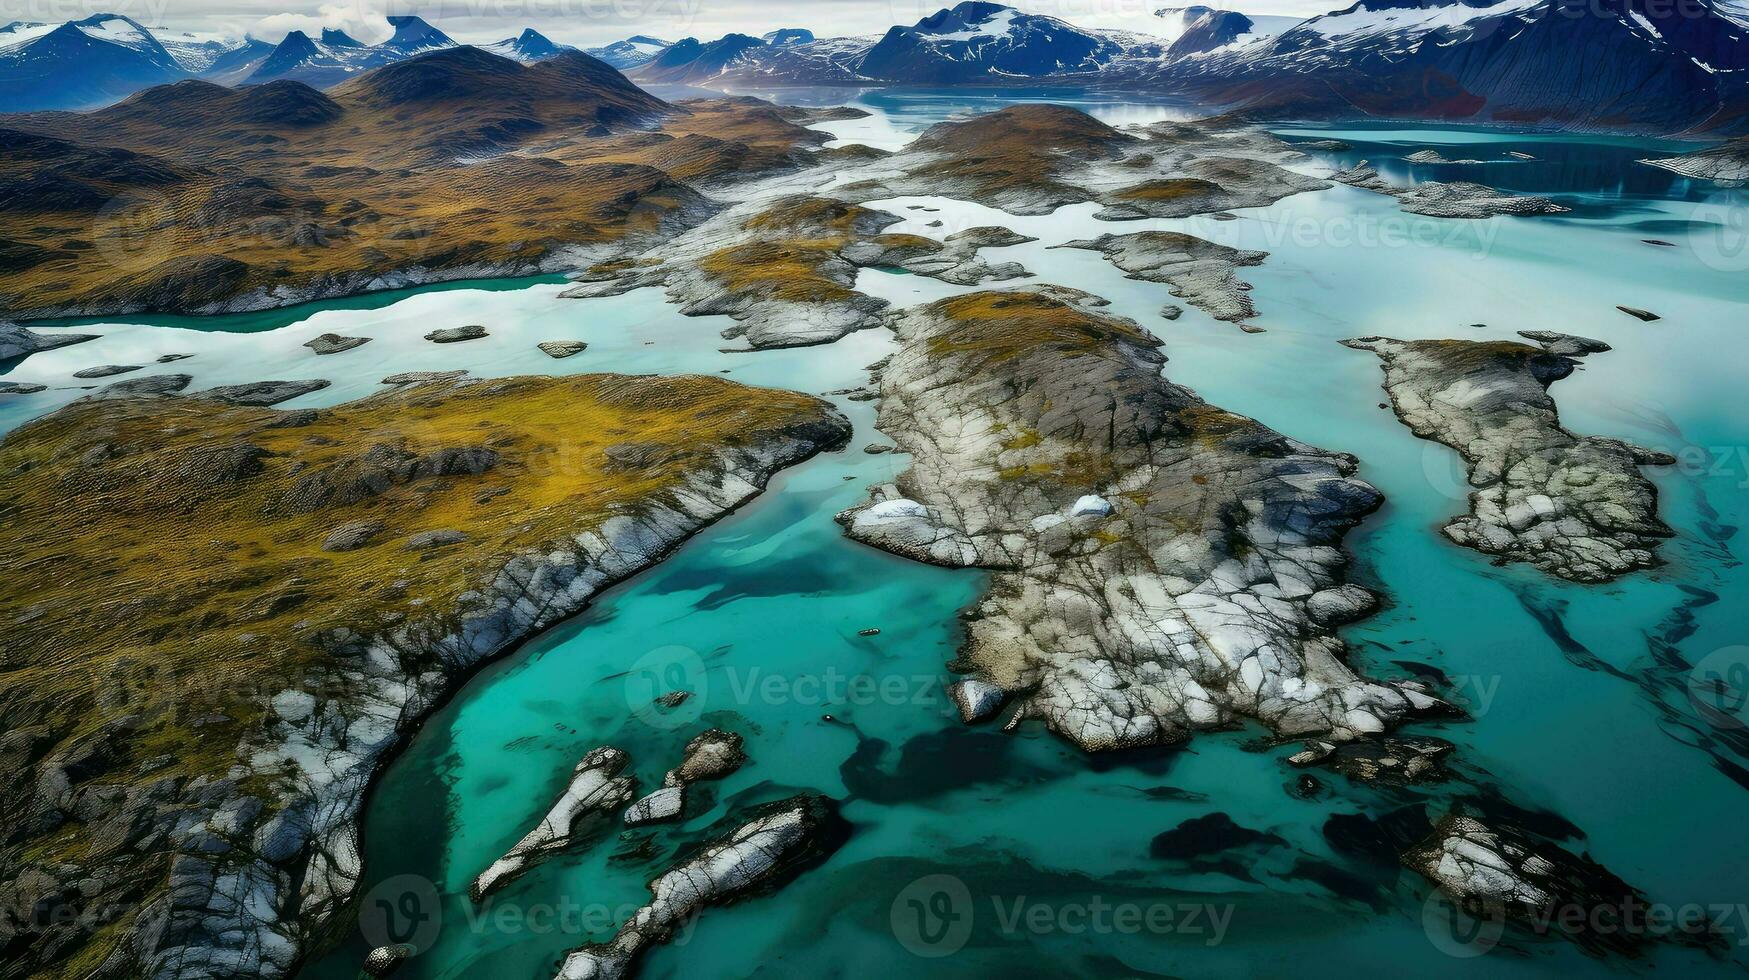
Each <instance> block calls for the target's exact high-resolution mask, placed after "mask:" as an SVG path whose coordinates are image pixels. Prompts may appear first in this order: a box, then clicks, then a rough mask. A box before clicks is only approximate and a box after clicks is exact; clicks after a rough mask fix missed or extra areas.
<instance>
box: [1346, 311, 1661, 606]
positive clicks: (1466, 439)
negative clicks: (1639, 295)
mask: <svg viewBox="0 0 1749 980" xmlns="http://www.w3.org/2000/svg"><path fill="white" fill-rule="evenodd" d="M1523 336H1525V337H1526V338H1527V339H1529V340H1533V341H1536V343H1537V345H1536V346H1532V345H1530V344H1521V343H1516V342H1510V341H1469V340H1413V341H1402V340H1390V339H1387V338H1383V337H1366V338H1362V339H1359V340H1349V341H1344V343H1346V344H1347V345H1348V346H1349V347H1353V348H1356V349H1358V350H1369V351H1372V352H1373V353H1375V354H1377V355H1378V356H1379V358H1380V359H1381V360H1382V361H1383V363H1384V369H1385V390H1386V391H1387V392H1388V393H1389V394H1390V397H1391V404H1392V407H1393V408H1395V410H1396V413H1397V417H1398V418H1400V419H1402V420H1403V423H1404V424H1405V425H1407V426H1409V428H1411V429H1412V430H1414V432H1415V434H1416V435H1417V436H1419V437H1421V438H1423V439H1431V440H1434V441H1435V442H1439V443H1443V444H1444V445H1447V446H1450V447H1451V448H1452V449H1455V450H1457V451H1458V453H1459V454H1460V455H1462V456H1463V458H1464V460H1465V462H1466V463H1468V464H1469V467H1470V485H1471V486H1472V487H1474V488H1475V489H1474V491H1473V492H1471V494H1470V513H1469V515H1468V516H1465V517H1459V518H1456V519H1454V520H1453V521H1451V523H1449V524H1447V525H1446V527H1445V533H1446V536H1447V537H1449V538H1451V539H1452V540H1453V541H1455V542H1457V543H1458V544H1461V545H1465V546H1467V547H1470V548H1474V549H1476V550H1477V551H1480V552H1482V553H1484V554H1487V555H1492V556H1494V557H1495V558H1497V559H1499V560H1500V561H1502V562H1506V561H1523V562H1529V563H1530V564H1532V565H1535V566H1536V567H1537V568H1540V569H1542V570H1543V571H1545V572H1548V573H1549V574H1551V575H1558V576H1560V577H1561V578H1566V579H1571V580H1573V581H1576V582H1607V581H1609V580H1611V579H1613V578H1615V577H1616V576H1618V575H1622V574H1624V573H1627V572H1630V571H1633V570H1635V569H1639V568H1651V567H1654V566H1656V565H1658V564H1660V563H1661V562H1660V559H1659V558H1658V554H1657V549H1658V545H1659V543H1660V542H1661V541H1662V540H1663V539H1665V538H1668V537H1670V535H1671V533H1672V532H1671V530H1670V528H1669V527H1668V526H1667V525H1665V524H1664V522H1663V521H1661V520H1659V519H1658V492H1657V488H1656V487H1654V486H1653V485H1652V483H1651V482H1650V481H1648V480H1647V479H1646V478H1645V477H1644V476H1643V475H1642V474H1641V473H1640V467H1642V466H1648V465H1667V464H1669V463H1673V462H1675V460H1674V459H1672V458H1671V457H1669V456H1667V455H1664V454H1662V453H1656V452H1652V451H1650V450H1646V449H1641V448H1639V447H1638V446H1633V445H1630V444H1628V443H1626V442H1622V441H1620V440H1617V439H1603V438H1597V437H1580V436H1575V435H1573V434H1572V433H1570V432H1568V431H1567V430H1566V429H1564V428H1562V427H1561V423H1560V417H1559V415H1558V413H1557V411H1556V408H1555V401H1554V398H1552V397H1551V396H1550V395H1549V393H1548V388H1549V386H1550V385H1551V384H1553V383H1554V382H1556V381H1559V380H1561V379H1562V378H1565V377H1567V376H1568V375H1570V374H1572V373H1573V370H1574V369H1575V368H1576V367H1577V366H1578V363H1579V361H1578V359H1579V358H1581V357H1584V356H1586V355H1588V354H1592V353H1597V352H1600V351H1604V350H1608V349H1609V348H1608V345H1606V344H1602V343H1600V342H1599V341H1595V340H1589V339H1587V338H1581V337H1572V336H1568V335H1565V334H1558V333H1552V332H1547V331H1541V332H1539V331H1528V332H1526V333H1524V334H1523Z"/></svg>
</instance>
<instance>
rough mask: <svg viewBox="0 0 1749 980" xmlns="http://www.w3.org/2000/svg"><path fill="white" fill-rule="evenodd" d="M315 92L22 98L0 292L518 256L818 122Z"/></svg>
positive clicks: (690, 203)
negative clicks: (179, 100)
mask: <svg viewBox="0 0 1749 980" xmlns="http://www.w3.org/2000/svg"><path fill="white" fill-rule="evenodd" d="M172 88H176V87H174V86H173V87H172ZM197 88H199V89H200V91H198V92H195V93H194V94H196V95H200V94H202V93H204V92H205V90H206V89H208V88H212V89H217V88H218V87H217V86H205V87H201V86H197ZM219 91H220V92H226V91H227V90H222V89H221V90H219ZM153 92H154V93H156V92H158V90H153ZM148 94H150V93H148ZM316 97H317V98H322V99H324V102H325V103H326V104H327V105H328V106H329V107H330V110H331V117H330V118H324V119H322V120H321V121H319V122H315V123H309V122H301V121H300V122H288V121H284V120H279V119H271V118H269V119H249V120H239V119H237V118H235V116H234V114H228V113H226V112H220V111H216V110H215V111H210V112H196V113H191V114H183V115H182V116H179V117H177V118H180V119H181V124H179V125H177V126H175V127H170V126H167V125H166V124H165V122H164V118H163V116H164V113H161V112H150V111H145V109H143V108H139V107H133V108H130V104H125V103H124V104H123V105H122V106H118V107H115V108H114V109H111V110H104V111H103V112H100V113H94V114H88V115H78V116H75V115H71V114H57V115H54V116H45V117H31V118H30V120H29V125H31V126H32V127H34V128H35V130H36V135H37V138H40V139H43V140H47V141H49V142H47V143H45V144H44V145H43V146H42V147H41V150H42V152H40V153H35V154H33V155H32V156H31V157H30V158H29V159H25V158H24V157H23V156H22V155H19V156H17V157H9V158H8V159H7V160H0V179H7V178H11V179H15V180H19V181H24V182H25V183H26V184H28V185H29V186H32V187H33V188H34V191H33V193H31V194H28V195H21V196H19V197H18V198H16V199H15V200H13V201H11V202H8V203H6V204H5V205H0V239H6V240H9V241H12V242H17V243H20V244H19V248H18V255H19V259H18V260H17V261H15V262H9V263H7V265H6V266H5V267H4V268H0V308H10V309H11V310H13V311H14V312H15V313H20V314H25V315H29V314H32V313H33V312H35V311H47V310H53V309H56V308H59V307H62V306H66V305H72V304H80V305H86V306H91V307H96V308H102V309H145V310H168V311H184V310H195V309H199V308H201V307H203V306H204V305H206V304H210V303H215V302H219V301H222V300H225V299H228V298H231V297H234V296H238V295H244V294H248V293H251V292H255V291H258V290H263V289H271V288H276V287H279V288H287V289H306V288H312V287H324V286H326V287H328V288H334V287H336V286H338V288H341V289H342V290H344V289H357V288H363V287H364V286H365V285H366V284H367V283H368V281H369V279H370V277H373V276H377V275H384V274H388V273H394V272H400V271H404V270H409V269H427V270H439V269H446V268H456V267H461V266H476V265H477V266H498V267H512V268H525V267H529V266H532V265H534V264H536V263H538V262H540V261H541V260H542V259H543V258H545V257H547V256H548V255H550V254H551V253H552V252H554V250H556V249H558V248H560V247H562V246H565V245H570V244H591V243H601V242H609V241H617V240H619V239H621V238H623V237H626V236H628V235H637V234H641V233H648V232H653V231H656V230H657V229H658V227H661V226H664V223H667V225H672V224H675V223H683V222H685V221H688V220H696V219H695V218H693V217H692V216H694V215H702V214H707V213H709V211H710V210H711V205H710V204H709V202H707V201H705V200H704V199H703V198H702V197H701V196H700V195H699V194H698V193H697V191H696V190H694V189H693V188H692V187H691V186H690V185H689V184H688V183H687V182H688V181H703V180H714V179H720V178H727V177H733V176H736V175H740V174H744V173H748V172H756V171H761V170H767V169H770V168H771V167H774V166H780V165H788V164H789V161H790V160H791V158H792V156H793V154H794V153H795V151H797V150H798V148H800V147H803V146H805V145H811V143H812V142H814V141H817V139H818V136H819V134H817V133H812V132H811V131H808V130H805V129H802V128H801V127H798V126H795V125H794V124H793V123H790V122H788V121H785V120H783V119H782V118H780V117H777V116H776V115H775V113H774V111H773V110H772V108H771V107H770V106H764V105H761V104H758V103H744V102H739V101H734V100H726V101H723V102H721V103H713V104H710V105H708V106H703V107H695V108H693V109H673V108H672V107H670V109H671V111H669V112H668V114H667V115H666V116H664V117H663V129H662V130H661V131H659V132H654V133H652V132H647V131H643V130H636V131H630V132H624V131H613V130H612V129H607V130H604V129H603V128H602V127H601V126H600V125H599V124H598V123H596V122H594V121H593V120H594V117H593V116H590V115H587V114H581V115H580V114H579V113H578V112H576V111H574V109H573V107H572V105H571V103H569V102H566V101H565V100H562V99H554V98H546V97H544V96H543V97H542V99H537V100H535V101H534V102H532V103H526V104H522V105H519V106H518V107H517V108H518V111H521V110H528V112H527V118H526V119H525V120H524V121H527V120H533V121H534V122H536V123H538V124H539V125H537V126H533V127H524V126H519V125H511V123H512V122H514V121H515V120H514V119H502V118H499V115H500V110H501V109H502V108H503V107H502V106H496V105H495V103H493V101H492V100H491V99H489V98H485V99H484V100H483V101H481V102H480V103H479V104H476V105H469V106H463V107H459V108H458V107H456V106H453V105H447V106H446V105H435V106H432V105H420V106H418V107H416V109H414V110H408V109H405V108H402V107H384V106H379V105H376V104H373V103H368V102H364V101H361V100H360V99H358V98H355V97H351V96H348V95H347V94H346V93H337V101H335V100H327V99H325V97H322V96H320V95H317V96H316ZM153 98H158V99H162V98H164V97H163V96H153ZM211 98H212V99H217V100H219V101H221V102H224V101H225V100H235V99H237V98H241V96H232V95H228V94H226V95H218V94H215V95H212V96H211ZM146 101H150V100H149V99H148V100H146ZM197 101H198V100H197ZM225 104H226V105H229V103H228V102H226V103H225ZM146 108H149V107H146ZM219 108H221V109H222V108H224V106H220V107H219ZM470 118H471V119H473V120H474V121H473V123H471V124H470V123H469V119H470ZM517 118H522V117H517ZM433 141H436V142H435V143H434V142H433ZM421 146H427V147H429V146H438V147H440V148H441V152H438V151H433V154H432V155H429V156H427V155H421V154H420V153H417V152H413V151H414V149H415V148H417V147H421ZM111 147H115V148H118V149H110V148H111ZM470 147H472V149H470ZM488 148H490V151H489V152H488ZM129 154H131V156H130V155H129ZM117 161H120V163H119V164H118V163H117ZM195 263H199V264H198V265H197V264H195ZM38 315H40V313H39V314H38Z"/></svg>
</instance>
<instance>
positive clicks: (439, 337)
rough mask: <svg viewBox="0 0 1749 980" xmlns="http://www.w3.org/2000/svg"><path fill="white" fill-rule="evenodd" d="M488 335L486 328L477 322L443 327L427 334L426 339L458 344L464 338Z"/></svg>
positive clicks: (440, 342)
mask: <svg viewBox="0 0 1749 980" xmlns="http://www.w3.org/2000/svg"><path fill="white" fill-rule="evenodd" d="M484 336H486V328H485V327H482V326H480V325H479V324H477V323H470V324H468V325H467V326H465V327H441V328H439V329H437V330H433V331H431V332H430V333H428V334H426V335H425V339H426V340H429V341H431V342H432V343H434V344H456V343H460V342H462V341H464V340H479V339H480V338H481V337H484Z"/></svg>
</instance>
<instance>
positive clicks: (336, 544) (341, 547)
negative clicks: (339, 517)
mask: <svg viewBox="0 0 1749 980" xmlns="http://www.w3.org/2000/svg"><path fill="white" fill-rule="evenodd" d="M387 527H388V525H386V524H384V523H383V522H382V521H379V520H377V519H375V518H370V517H367V518H364V519H363V520H357V521H348V522H346V523H345V524H342V525H340V526H339V527H337V528H335V529H334V530H333V531H331V532H329V534H328V536H327V537H326V538H323V539H322V550H323V551H353V550H355V549H358V548H362V547H364V546H365V545H367V544H369V543H370V539H371V538H374V537H376V536H377V535H379V534H381V533H383V531H384V530H385V529H386V528H387Z"/></svg>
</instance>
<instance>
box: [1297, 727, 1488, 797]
mask: <svg viewBox="0 0 1749 980" xmlns="http://www.w3.org/2000/svg"><path fill="white" fill-rule="evenodd" d="M1454 748H1455V747H1454V746H1453V745H1452V744H1451V743H1450V742H1447V741H1444V740H1442V739H1437V738H1425V737H1406V736H1389V737H1385V738H1376V739H1366V740H1361V741H1354V742H1345V743H1343V744H1340V745H1338V744H1335V743H1331V742H1323V741H1313V742H1308V743H1306V747H1305V748H1304V749H1302V750H1301V751H1299V752H1297V753H1295V754H1294V755H1293V756H1292V757H1290V758H1289V759H1288V763H1289V764H1291V765H1295V766H1314V765H1315V766H1324V767H1326V768H1329V769H1334V770H1335V771H1337V772H1339V773H1342V774H1343V775H1345V776H1348V777H1349V778H1350V779H1355V780H1359V781H1361V782H1366V783H1391V784H1396V785H1403V784H1408V783H1427V782H1438V781H1440V780H1442V779H1444V778H1445V777H1446V771H1445V757H1446V756H1448V755H1450V754H1451V753H1452V750H1453V749H1454Z"/></svg>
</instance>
